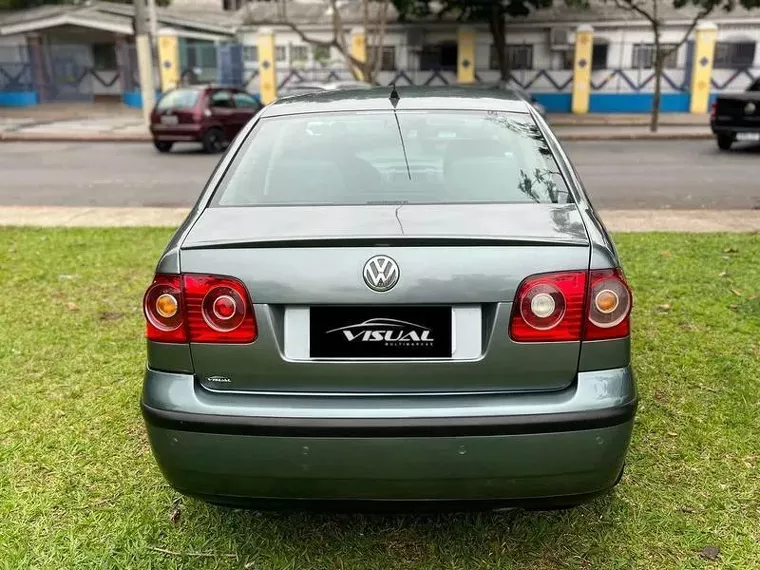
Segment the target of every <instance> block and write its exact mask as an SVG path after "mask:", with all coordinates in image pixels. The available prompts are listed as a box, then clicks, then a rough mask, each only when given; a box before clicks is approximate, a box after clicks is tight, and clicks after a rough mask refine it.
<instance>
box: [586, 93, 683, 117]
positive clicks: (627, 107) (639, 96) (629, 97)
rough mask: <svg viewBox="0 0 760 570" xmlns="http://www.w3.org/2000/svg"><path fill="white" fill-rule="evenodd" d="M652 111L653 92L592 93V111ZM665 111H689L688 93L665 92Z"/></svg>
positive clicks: (661, 107) (663, 96) (590, 109)
mask: <svg viewBox="0 0 760 570" xmlns="http://www.w3.org/2000/svg"><path fill="white" fill-rule="evenodd" d="M651 111H652V94H651V93H592V94H591V100H590V102H589V112H590V113H649V112H651ZM660 111H662V112H663V113H688V112H689V94H688V93H663V94H662V99H661V100H660Z"/></svg>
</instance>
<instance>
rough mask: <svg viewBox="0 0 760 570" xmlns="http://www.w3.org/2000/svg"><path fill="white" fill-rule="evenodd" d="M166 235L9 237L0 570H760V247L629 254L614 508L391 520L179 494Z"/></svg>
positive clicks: (695, 241) (706, 243) (2, 343)
mask: <svg viewBox="0 0 760 570" xmlns="http://www.w3.org/2000/svg"><path fill="white" fill-rule="evenodd" d="M169 235H170V232H169V231H166V230H132V229H130V230H126V229H119V230H29V229H23V230H22V229H0V268H2V271H0V291H2V294H1V295H0V568H13V569H17V568H18V569H27V568H49V569H61V568H77V569H80V568H161V569H164V568H167V569H171V568H257V569H266V568H325V569H346V570H354V569H364V568H375V569H378V570H391V569H394V568H404V569H407V568H415V569H416V568H419V569H431V570H432V569H436V570H443V569H455V568H462V569H468V570H469V569H476V568H489V569H490V568H504V569H507V568H509V569H512V568H514V569H516V570H528V569H530V570H533V569H538V570H540V569H549V568H584V569H618V568H619V569H625V570H631V569H659V568H663V569H672V568H737V569H742V570H744V569H748V570H749V569H757V568H760V467H759V465H760V299H758V298H757V296H758V295H760V236H758V235H743V236H740V235H711V236H701V235H700V236H696V235H668V234H642V235H620V236H617V242H618V245H619V247H620V250H621V254H622V256H623V258H624V261H625V264H626V271H627V274H628V276H629V278H630V281H631V284H632V286H633V288H634V291H635V299H636V308H635V312H634V318H635V323H634V326H635V336H634V364H635V368H636V371H637V373H638V380H639V386H640V390H641V406H640V408H639V414H638V416H637V421H636V429H635V432H634V438H633V443H632V448H631V450H630V455H629V461H628V468H627V470H626V474H625V477H624V479H623V482H622V484H621V485H620V486H619V487H618V489H617V490H616V492H615V493H614V494H612V495H610V496H607V497H604V498H601V499H598V500H596V501H594V502H592V503H590V504H588V505H586V506H583V507H580V508H577V509H574V510H572V511H565V512H552V513H527V512H523V511H512V512H507V513H497V514H467V515H436V516H424V517H423V516H411V515H410V516H394V517H389V516H386V517H383V516H360V515H314V514H311V515H309V514H277V513H268V514H262V513H256V512H244V511H233V510H229V509H222V508H217V507H211V506H207V505H205V504H204V503H201V502H199V501H196V500H191V499H183V498H181V497H180V496H179V495H178V494H177V493H175V492H174V491H172V490H171V489H170V488H169V487H168V486H167V485H166V483H165V482H164V480H163V479H162V477H161V475H160V473H159V471H158V469H157V468H156V465H155V464H154V462H153V459H152V457H151V455H150V450H149V447H148V442H147V439H146V436H145V432H144V430H143V425H142V419H141V416H140V412H139V408H138V400H139V395H140V383H141V377H142V368H143V365H144V343H143V340H142V337H143V324H142V316H141V313H140V298H141V294H142V292H143V289H144V287H145V286H146V285H147V283H148V282H149V279H150V277H151V272H152V270H153V264H154V262H155V260H156V259H157V256H158V254H159V251H160V250H161V248H162V247H163V245H164V244H165V242H166V240H167V239H168V237H169ZM710 547H714V548H710ZM715 549H719V553H718V552H717V551H716V550H715ZM716 555H717V557H716ZM710 558H714V560H711V559H710Z"/></svg>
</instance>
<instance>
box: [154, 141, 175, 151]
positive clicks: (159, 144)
mask: <svg viewBox="0 0 760 570" xmlns="http://www.w3.org/2000/svg"><path fill="white" fill-rule="evenodd" d="M153 146H155V147H156V150H157V151H158V152H169V151H170V150H171V149H172V146H174V143H173V142H171V141H157V140H155V139H154V140H153Z"/></svg>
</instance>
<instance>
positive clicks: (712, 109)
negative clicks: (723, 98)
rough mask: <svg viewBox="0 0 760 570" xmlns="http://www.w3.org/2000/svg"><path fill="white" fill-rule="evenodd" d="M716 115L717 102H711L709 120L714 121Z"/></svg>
mask: <svg viewBox="0 0 760 570" xmlns="http://www.w3.org/2000/svg"><path fill="white" fill-rule="evenodd" d="M717 114H718V102H717V101H713V102H712V105H710V119H714V118H715V117H716V116H717Z"/></svg>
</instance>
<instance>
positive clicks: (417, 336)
mask: <svg viewBox="0 0 760 570" xmlns="http://www.w3.org/2000/svg"><path fill="white" fill-rule="evenodd" d="M451 315H452V313H451V307H444V306H424V307H399V306H388V307H385V306H371V307H370V306H351V307H348V306H332V307H330V306H320V307H312V308H311V310H310V315H309V333H310V335H309V353H310V356H311V357H312V358H410V359H415V358H450V357H451V353H452V339H451V334H452V326H451V318H452V317H451Z"/></svg>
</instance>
